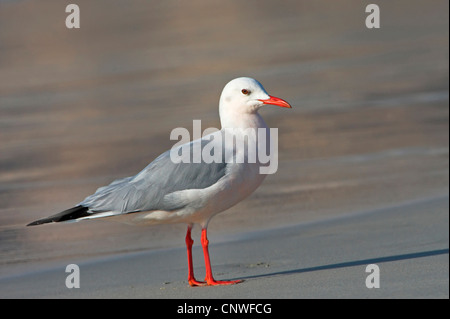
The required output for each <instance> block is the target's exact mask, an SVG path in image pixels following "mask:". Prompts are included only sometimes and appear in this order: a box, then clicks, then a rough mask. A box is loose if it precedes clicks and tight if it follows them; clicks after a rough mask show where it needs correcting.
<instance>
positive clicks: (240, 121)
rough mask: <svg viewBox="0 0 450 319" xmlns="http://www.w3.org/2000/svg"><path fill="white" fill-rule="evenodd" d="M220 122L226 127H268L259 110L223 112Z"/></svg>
mask: <svg viewBox="0 0 450 319" xmlns="http://www.w3.org/2000/svg"><path fill="white" fill-rule="evenodd" d="M220 124H221V125H222V129H224V128H242V129H246V128H267V125H266V122H264V120H263V118H262V117H261V115H259V113H258V112H256V111H255V112H252V113H244V112H236V113H233V112H226V113H224V112H221V113H220Z"/></svg>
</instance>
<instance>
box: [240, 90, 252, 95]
mask: <svg viewBox="0 0 450 319" xmlns="http://www.w3.org/2000/svg"><path fill="white" fill-rule="evenodd" d="M241 92H242V94H245V95H249V94H250V93H251V92H250V91H249V90H247V89H242V91H241Z"/></svg>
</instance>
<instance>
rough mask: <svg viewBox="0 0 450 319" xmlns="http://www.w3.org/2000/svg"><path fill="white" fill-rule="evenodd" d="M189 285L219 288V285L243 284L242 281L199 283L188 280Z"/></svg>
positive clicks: (208, 281)
mask: <svg viewBox="0 0 450 319" xmlns="http://www.w3.org/2000/svg"><path fill="white" fill-rule="evenodd" d="M188 282H189V285H190V286H191V287H199V286H219V285H234V284H238V283H240V282H242V280H215V279H212V280H207V281H206V282H205V281H198V280H196V279H190V280H188Z"/></svg>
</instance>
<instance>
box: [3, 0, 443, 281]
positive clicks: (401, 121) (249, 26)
mask: <svg viewBox="0 0 450 319" xmlns="http://www.w3.org/2000/svg"><path fill="white" fill-rule="evenodd" d="M73 2H74V3H76V4H78V5H79V7H80V16H81V28H80V29H67V28H66V26H65V19H66V17H67V15H68V13H66V12H65V8H66V6H67V5H68V4H69V3H71V2H69V1H60V0H58V1H56V0H55V1H30V0H16V1H15V0H6V1H5V0H0V275H2V274H11V273H13V272H17V271H19V270H20V269H27V267H28V268H30V269H31V268H33V269H34V268H35V267H38V266H39V265H44V264H46V263H49V262H50V263H51V262H55V261H61V260H70V259H71V258H80V257H83V258H84V257H86V258H90V257H91V256H98V255H102V254H116V253H121V252H129V251H140V250H146V249H157V248H165V247H182V246H183V245H184V235H185V233H184V232H185V226H184V225H163V226H155V227H150V228H144V227H133V226H128V225H121V224H116V223H111V222H107V221H95V222H83V223H77V224H58V225H45V226H41V227H31V228H30V227H28V228H27V227H25V225H26V224H27V223H29V222H31V221H34V220H36V219H38V218H41V217H45V216H48V215H51V214H55V213H58V212H59V211H61V210H64V209H67V208H70V207H72V206H73V205H75V204H77V203H78V202H80V201H81V200H83V199H84V198H85V197H86V196H88V195H90V194H91V193H93V192H94V191H95V190H96V189H97V188H98V187H100V186H103V185H105V184H108V183H110V182H111V181H112V180H114V179H117V178H121V177H125V176H130V175H134V174H136V173H137V172H139V171H140V170H141V169H142V168H144V167H145V166H146V165H147V164H148V163H149V162H150V161H152V160H153V159H154V158H155V157H156V156H158V155H159V154H160V153H162V152H163V151H165V150H167V149H169V148H170V147H171V145H173V141H170V139H169V134H170V131H171V130H172V129H173V128H175V127H185V128H187V129H189V130H191V129H192V120H194V119H201V120H202V128H203V129H205V128H207V127H217V128H219V127H220V123H219V118H218V99H219V95H220V93H221V91H222V88H223V86H224V85H225V84H226V83H227V82H228V81H229V80H231V79H233V78H235V77H239V76H250V77H254V78H256V79H257V80H259V81H260V82H261V83H262V84H263V85H264V86H265V88H266V89H267V91H268V92H269V93H270V94H272V95H275V96H278V97H281V98H283V99H286V100H287V101H289V102H290V103H291V104H292V105H293V109H292V110H286V109H280V108H270V107H267V108H265V109H263V110H261V114H262V115H263V117H264V118H265V120H266V122H267V123H268V125H269V126H270V127H277V128H278V130H279V166H278V172H277V173H276V174H274V175H271V176H268V177H267V178H266V181H265V183H264V184H263V185H262V186H261V187H260V188H259V189H258V190H257V191H256V192H255V193H254V194H253V195H252V196H251V197H250V198H248V199H247V200H246V201H244V202H242V203H240V204H239V205H237V206H235V207H233V208H232V209H230V210H229V211H228V212H226V213H224V214H221V215H218V216H217V217H215V218H214V219H213V220H212V222H211V223H210V228H209V229H210V232H209V233H210V240H211V242H214V241H215V242H217V241H220V240H221V239H225V238H229V236H233V235H234V234H238V233H242V232H245V231H249V230H260V229H268V228H273V227H281V226H284V225H288V224H296V223H303V222H308V221H316V220H320V219H324V218H328V217H330V216H340V215H345V214H351V213H353V212H358V211H361V210H369V209H375V208H379V207H384V206H387V205H394V204H396V203H403V202H407V201H412V200H416V199H420V198H427V197H430V196H438V195H442V194H448V190H449V187H448V186H449V178H448V177H449V105H448V100H449V64H448V61H449V15H448V12H449V8H448V6H449V3H448V1H446V0H433V1H410V0H404V1H403V0H395V1H377V2H376V3H377V4H378V5H379V6H380V11H381V28H380V29H367V28H366V26H365V19H366V16H367V13H366V12H365V7H366V5H367V4H369V3H371V2H373V1H360V0H345V1H323V0H319V1H318V0H315V1H300V0H295V1H261V0H258V1H256V0H246V1H237V0H228V1H222V0H220V1H219V0H217V1H216V0H212V1H199V0H190V1H175V0H164V1H139V0H129V1H118V0H115V1H113V0H96V1H85V0H76V1H73ZM424 213H426V212H424ZM447 222H448V220H447ZM196 232H197V233H196V234H195V236H198V229H197V230H196ZM227 236H228V237H227ZM198 242H199V241H197V243H198Z"/></svg>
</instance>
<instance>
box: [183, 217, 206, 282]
mask: <svg viewBox="0 0 450 319" xmlns="http://www.w3.org/2000/svg"><path fill="white" fill-rule="evenodd" d="M191 229H192V225H189V226H188V228H187V232H186V248H187V257H188V282H189V285H191V286H192V287H194V286H205V285H206V282H204V281H197V280H196V279H195V277H194V264H193V262H192V244H193V243H194V241H193V240H192V238H191Z"/></svg>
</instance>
